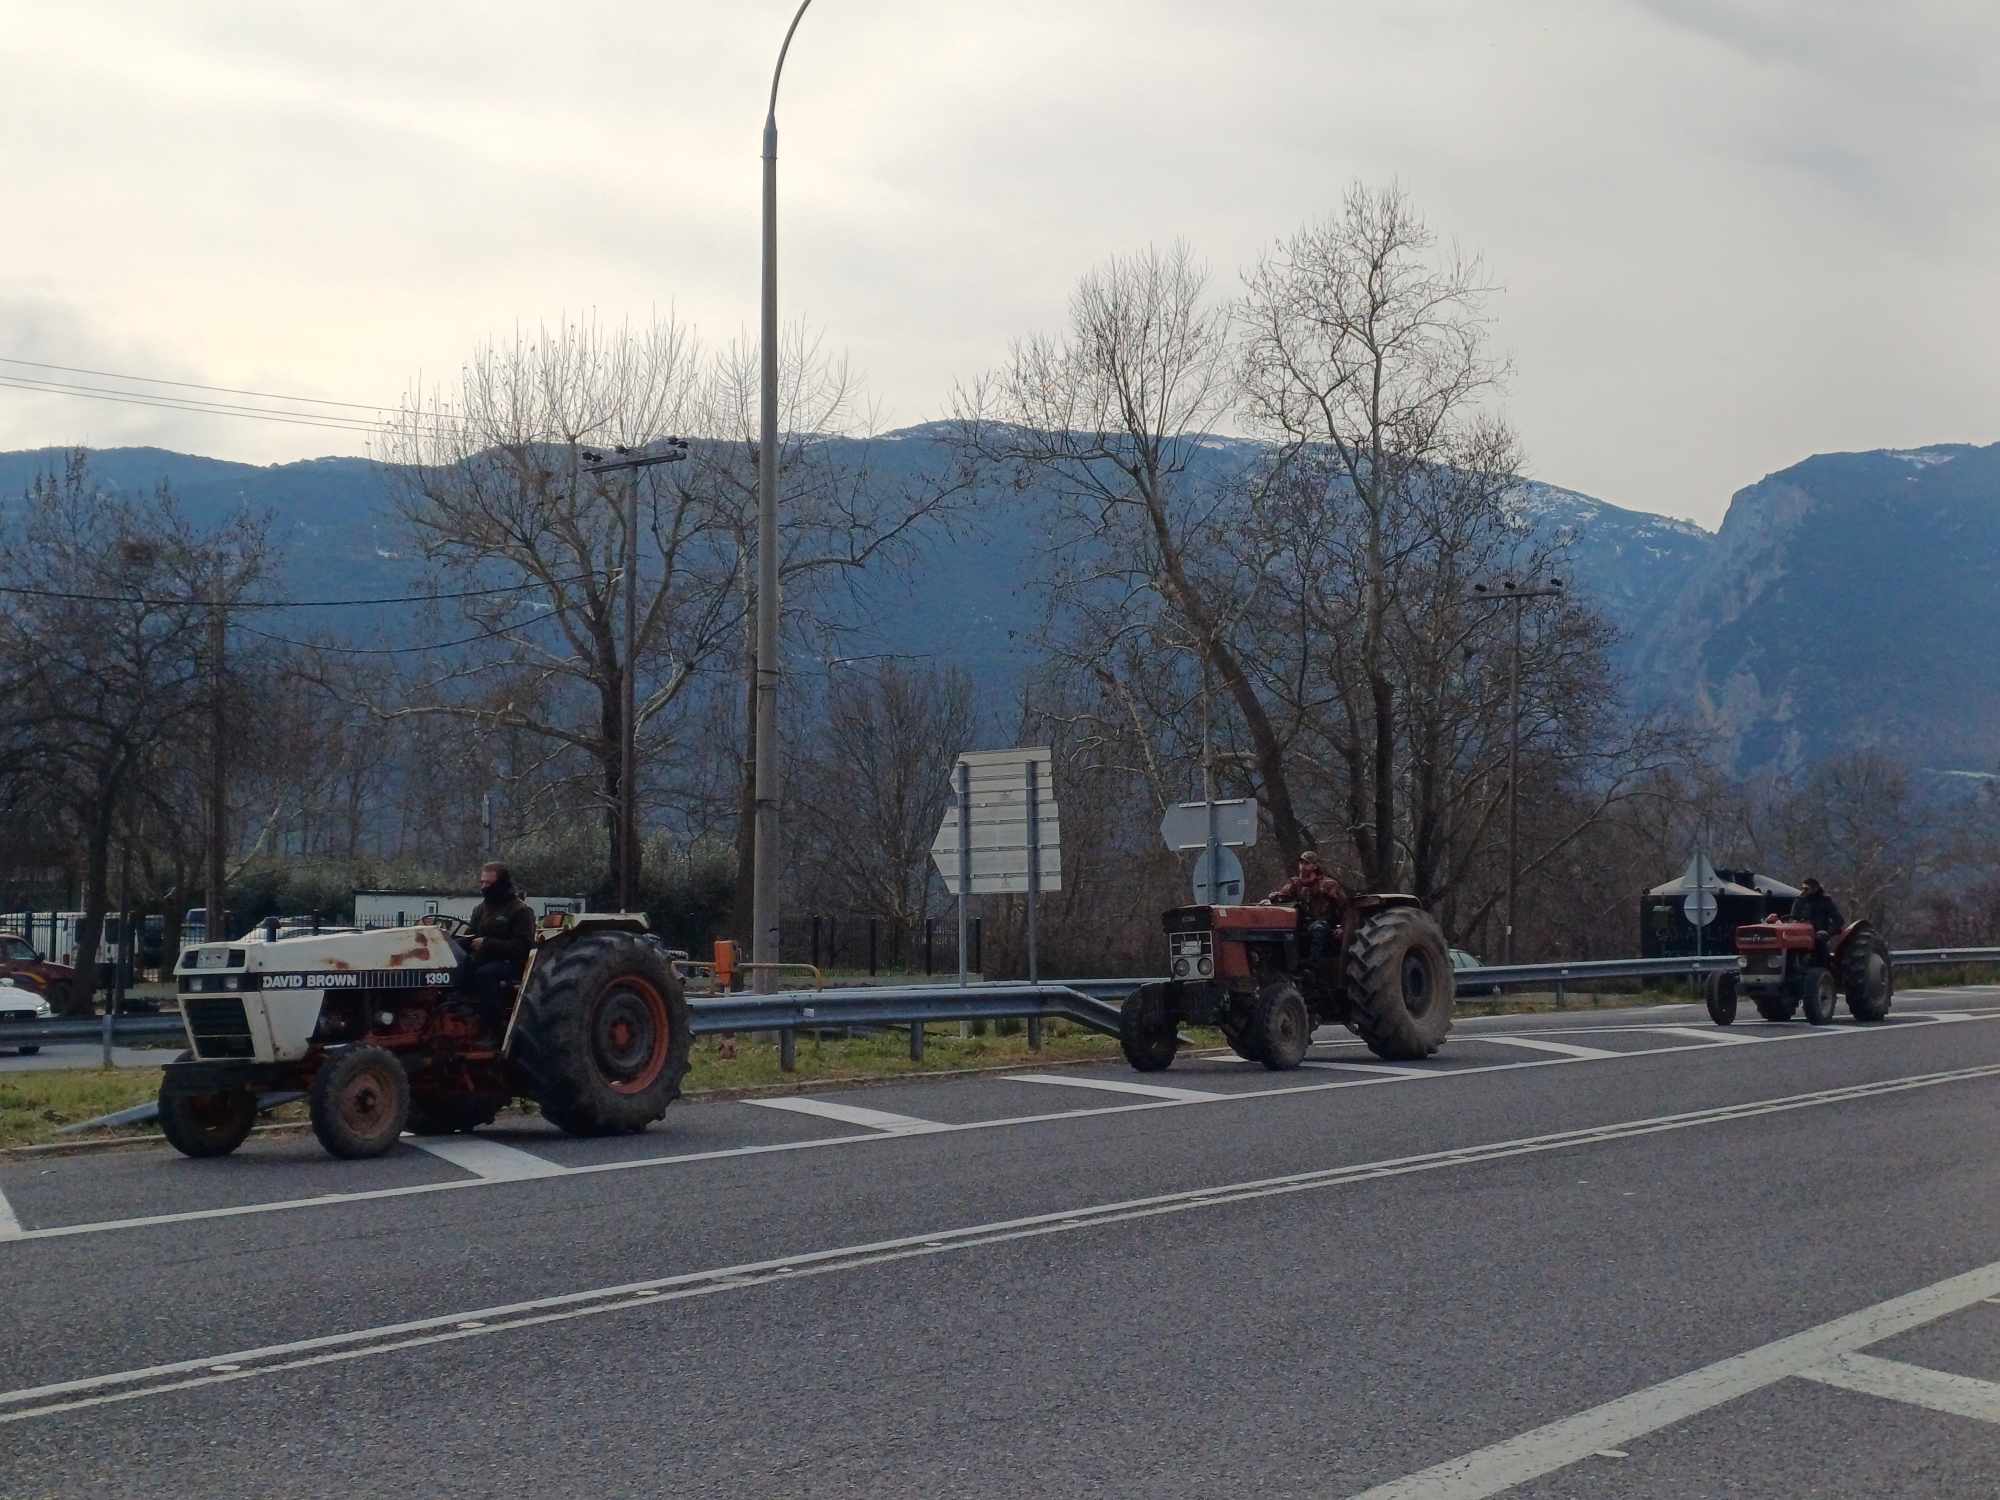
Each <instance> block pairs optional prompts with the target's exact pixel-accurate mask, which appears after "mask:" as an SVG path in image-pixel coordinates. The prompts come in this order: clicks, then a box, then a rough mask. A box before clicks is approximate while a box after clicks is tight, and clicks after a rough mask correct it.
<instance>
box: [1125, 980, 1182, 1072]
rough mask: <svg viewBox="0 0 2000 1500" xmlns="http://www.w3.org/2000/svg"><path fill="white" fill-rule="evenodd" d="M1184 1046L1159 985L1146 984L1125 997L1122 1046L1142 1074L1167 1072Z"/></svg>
mask: <svg viewBox="0 0 2000 1500" xmlns="http://www.w3.org/2000/svg"><path fill="white" fill-rule="evenodd" d="M1180 1045H1181V1039H1180V1033H1179V1032H1178V1030H1177V1029H1176V1028H1175V1026H1174V1023H1173V1018H1172V1017H1171V1016H1169V1015H1168V1014H1167V1007H1166V1001H1165V998H1164V997H1163V996H1162V995H1161V994H1160V986H1159V985H1154V984H1142V985H1140V986H1139V988H1138V989H1136V990H1134V991H1132V993H1131V994H1129V995H1127V996H1126V997H1125V1003H1124V1004H1123V1005H1121V1006H1120V1007H1119V1008H1118V1046H1119V1048H1120V1049H1121V1050H1122V1051H1123V1052H1124V1054H1125V1061H1127V1062H1128V1063H1130V1064H1131V1065H1132V1066H1133V1067H1135V1068H1137V1069H1138V1070H1139V1071H1140V1072H1141V1073H1159V1072H1164V1071H1165V1070H1166V1069H1167V1068H1170V1067H1172V1066H1173V1061H1174V1053H1175V1052H1177V1051H1179V1050H1180Z"/></svg>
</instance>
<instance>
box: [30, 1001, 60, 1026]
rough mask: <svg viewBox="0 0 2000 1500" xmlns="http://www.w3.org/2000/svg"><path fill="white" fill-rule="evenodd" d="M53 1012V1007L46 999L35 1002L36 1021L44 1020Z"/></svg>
mask: <svg viewBox="0 0 2000 1500" xmlns="http://www.w3.org/2000/svg"><path fill="white" fill-rule="evenodd" d="M55 1013H56V1012H55V1007H54V1006H52V1005H50V1004H49V1002H48V1001H46V1000H38V1001H37V1002H35V1019H36V1020H37V1021H46V1020H48V1019H49V1018H50V1017H51V1016H53V1015H54V1014H55Z"/></svg>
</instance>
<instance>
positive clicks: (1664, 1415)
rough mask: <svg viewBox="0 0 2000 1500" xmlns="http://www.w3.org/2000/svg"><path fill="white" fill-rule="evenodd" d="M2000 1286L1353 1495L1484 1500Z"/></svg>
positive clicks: (1796, 1337) (1743, 1361) (1943, 1296)
mask: <svg viewBox="0 0 2000 1500" xmlns="http://www.w3.org/2000/svg"><path fill="white" fill-rule="evenodd" d="M1996 1291H2000V1262H1995V1263H1993V1264H1992V1265H1986V1266H1981V1267H1980V1268H1979V1269H1978V1270H1975V1271H1967V1272H1966V1273H1965V1274H1963V1275H1962V1276H1954V1277H1952V1278H1950V1279H1949V1280H1947V1281H1940V1282H1937V1283H1935V1284H1934V1285H1931V1286H1927V1287H1924V1288H1921V1289H1920V1290H1918V1291H1914V1292H1909V1293H1906V1294H1905V1295H1903V1296H1901V1297H1895V1298H1892V1299H1890V1300H1889V1301H1887V1302H1878V1303H1876V1304H1875V1305H1874V1306H1873V1307H1864V1308H1862V1309H1861V1310H1860V1311H1859V1312H1853V1313H1849V1314H1847V1315H1846V1316H1845V1317H1840V1318H1835V1319H1833V1321H1831V1322H1829V1323H1822V1324H1820V1325H1819V1326H1818V1327H1817V1328H1809V1329H1807V1330H1806V1331H1805V1332H1803V1333H1795V1334H1793V1335H1791V1336H1790V1337H1789V1338H1782V1339H1779V1340H1777V1341H1776V1342H1774V1343H1769V1344H1765V1345H1763V1346H1761V1347H1760V1348H1756V1349H1751V1350H1748V1351H1747V1352H1745V1353H1742V1354H1737V1355H1732V1356H1731V1357H1730V1358H1728V1359H1723V1360H1718V1361H1716V1362H1715V1363H1714V1364H1711V1365H1704V1366H1703V1367H1702V1368H1701V1369H1699V1370H1692V1371H1690V1372H1689V1373H1687V1374H1685V1375H1680V1376H1676V1377H1675V1378H1674V1379H1672V1380H1665V1381H1662V1382H1661V1383H1660V1384H1658V1385H1653V1386H1648V1387H1646V1389H1644V1390H1640V1391H1634V1392H1632V1393H1631V1394H1630V1395H1629V1396H1621V1397H1619V1398H1618V1399H1617V1400H1615V1401H1607V1402H1605V1403H1604V1404H1603V1405H1602V1406H1593V1407H1592V1408H1591V1409H1590V1410H1588V1411H1584V1412H1579V1413H1577V1415H1575V1416H1573V1417H1565V1418H1563V1419H1562V1420H1561V1421H1558V1422H1550V1423H1549V1424H1547V1425H1546V1426H1543V1427H1537V1428H1535V1429H1534V1430H1533V1431H1532V1432H1524V1433H1522V1434H1520V1435H1519V1436H1518V1437H1511V1438H1508V1439H1506V1440H1505V1441H1503V1442H1498V1443H1493V1444H1491V1445H1490V1446H1488V1447H1485V1448H1480V1449H1478V1450H1476V1451H1475V1452H1472V1453H1467V1454H1464V1455H1462V1456H1461V1457H1458V1458H1453V1459H1448V1460H1446V1461H1445V1462H1444V1463H1441V1464H1434V1465H1432V1466H1431V1467H1430V1468H1428V1469H1424V1470H1422V1471H1421V1472H1419V1473H1415V1474H1410V1475H1406V1476H1405V1477H1403V1478H1401V1479H1397V1480H1393V1481H1391V1482H1390V1483H1388V1484H1382V1485H1377V1486H1376V1487H1375V1488H1374V1489H1371V1490H1366V1491H1364V1492H1363V1493H1362V1494H1360V1495H1358V1496H1356V1497H1355V1500H1487V1497H1488V1496H1491V1495H1498V1494H1500V1493H1502V1492H1503V1491H1505V1490H1510V1489H1512V1488H1514V1486H1516V1485H1519V1484H1527V1483H1528V1482H1530V1481H1531V1480H1536V1479H1540V1478H1542V1477H1543V1476H1544V1475H1547V1474H1553V1473H1555V1472H1556V1471H1557V1470H1558V1469H1566V1468H1568V1467H1569V1466H1570V1465H1571V1464H1573V1463H1577V1462H1579V1461H1580V1460H1583V1459H1586V1458H1590V1457H1593V1456H1595V1455H1596V1454H1599V1453H1603V1452H1605V1451H1607V1450H1611V1449H1617V1450H1622V1449H1624V1448H1625V1447H1626V1445H1627V1444H1629V1443H1631V1442H1633V1441H1634V1440H1636V1439H1638V1438H1642V1437H1645V1436H1647V1435H1648V1434H1649V1433H1654V1432H1658V1431H1659V1430H1660V1429H1661V1428H1663V1427H1671V1426H1673V1425H1674V1424H1675V1423H1677V1422H1684V1421H1686V1420H1687V1419H1688V1418H1690V1417H1694V1416H1699V1415H1700V1414H1701V1413H1703V1412H1705V1411H1709V1410H1711V1409H1712V1408H1714V1407H1717V1406H1721V1405H1723V1404H1724V1403H1725V1402H1729V1401H1734V1400H1736V1399H1737V1398H1738V1397H1740V1396H1747V1395H1749V1394H1751V1393H1752V1392H1754V1391H1760V1390H1762V1389H1764V1388H1765V1387H1766V1386H1770V1385H1775V1384H1777V1383H1778V1382H1779V1381H1781V1380H1785V1379H1788V1378H1789V1377H1791V1376H1794V1375H1805V1374H1807V1373H1809V1372H1812V1371H1815V1370H1821V1371H1823V1370H1825V1369H1826V1368H1828V1367H1829V1363H1830V1362H1831V1361H1837V1360H1839V1359H1841V1357H1842V1356H1844V1355H1846V1356H1851V1355H1853V1354H1854V1353H1855V1352H1856V1351H1857V1350H1860V1349H1863V1348H1865V1347H1867V1346H1868V1345H1870V1344H1876V1343H1880V1342H1881V1341H1882V1340H1884V1339H1887V1338H1891V1337H1893V1336H1894V1335H1896V1334H1899V1333H1905V1332H1907V1331H1908V1330H1910V1329H1912V1328H1921V1327H1922V1326H1923V1325H1924V1324H1926V1323H1934V1322H1936V1321H1937V1320H1938V1319H1939V1318H1944V1317H1949V1316H1950V1315H1951V1314H1953V1313H1955V1312H1959V1311H1961V1310H1962V1309H1964V1308H1967V1307H1970V1306H1972V1304H1973V1303H1975V1302H1981V1301H1984V1300H1985V1299H1986V1298H1988V1297H1990V1296H1992V1295H1993V1294H1994V1293H1995V1292H1996ZM1881 1363H1886V1361H1881ZM1863 1378H1865V1377H1863ZM1982 1383H1983V1382H1982ZM1934 1389H1935V1388H1933V1390H1934ZM1897 1399H1905V1398H1903V1397H1898V1398H1897Z"/></svg>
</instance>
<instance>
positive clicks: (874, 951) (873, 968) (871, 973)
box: [868, 917, 881, 979]
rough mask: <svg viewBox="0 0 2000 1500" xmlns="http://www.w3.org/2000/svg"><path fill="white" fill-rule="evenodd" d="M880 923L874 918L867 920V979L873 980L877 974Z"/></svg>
mask: <svg viewBox="0 0 2000 1500" xmlns="http://www.w3.org/2000/svg"><path fill="white" fill-rule="evenodd" d="M880 937H881V923H880V922H878V921H877V920H876V919H875V918H874V917H870V918H869V919H868V977H869V978H871V979H872V978H874V977H875V975H876V974H877V973H878V972H879V953H880V942H879V940H880Z"/></svg>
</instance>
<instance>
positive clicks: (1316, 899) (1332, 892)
mask: <svg viewBox="0 0 2000 1500" xmlns="http://www.w3.org/2000/svg"><path fill="white" fill-rule="evenodd" d="M1280 901H1293V902H1296V903H1298V908H1299V915H1300V916H1301V917H1303V918H1304V919H1305V922H1306V956H1307V957H1308V958H1312V959H1325V958H1328V957H1331V956H1332V948H1333V924H1334V923H1335V922H1337V921H1339V920H1340V912H1341V908H1342V907H1344V906H1346V905H1347V888H1346V887H1345V886H1343V885H1342V884H1341V883H1340V882H1339V881H1338V880H1335V879H1334V878H1333V877H1332V876H1331V875H1329V874H1327V873H1326V871H1324V870H1322V869H1321V868H1320V864H1319V856H1318V855H1317V854H1315V853H1313V851H1312V850H1310V849H1308V850H1306V852H1305V853H1303V854H1301V855H1300V856H1299V870H1298V873H1297V874H1296V875H1294V876H1293V877H1292V878H1291V879H1290V880H1287V881H1286V882H1285V883H1284V884H1283V885H1281V886H1279V887H1278V888H1277V889H1276V890H1275V891H1273V892H1271V894H1270V895H1268V896H1266V897H1265V898H1264V904H1265V905H1266V906H1269V905H1271V904H1273V903H1274V902H1280Z"/></svg>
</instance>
